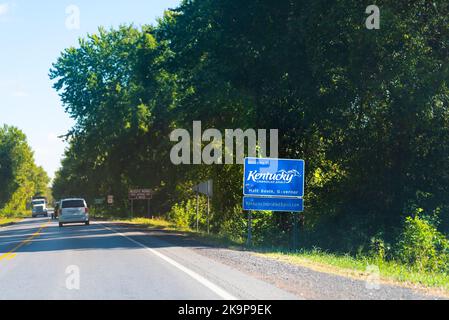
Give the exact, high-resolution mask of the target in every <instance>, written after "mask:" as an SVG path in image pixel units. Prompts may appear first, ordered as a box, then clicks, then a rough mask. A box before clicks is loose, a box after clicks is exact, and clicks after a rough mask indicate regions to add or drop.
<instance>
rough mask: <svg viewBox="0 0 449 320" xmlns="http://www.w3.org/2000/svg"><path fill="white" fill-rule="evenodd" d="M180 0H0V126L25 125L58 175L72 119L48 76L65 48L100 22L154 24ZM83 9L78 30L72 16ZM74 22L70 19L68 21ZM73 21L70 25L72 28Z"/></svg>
mask: <svg viewBox="0 0 449 320" xmlns="http://www.w3.org/2000/svg"><path fill="white" fill-rule="evenodd" d="M179 3H180V0H126V1H116V0H114V1H111V0H73V1H54V0H41V1H35V0H15V1H14V0H11V1H7V0H6V1H5V0H0V125H3V124H8V125H14V126H17V127H19V128H20V129H22V130H23V131H24V132H25V133H26V135H27V137H28V141H29V142H30V145H31V147H32V148H33V150H34V152H35V158H36V162H37V164H38V165H41V166H43V167H44V168H45V170H46V171H47V172H48V174H49V175H50V176H51V177H53V176H54V172H55V171H56V170H57V169H58V168H59V166H60V161H61V158H62V155H63V153H64V149H65V147H66V145H65V144H64V142H62V141H61V140H60V139H58V138H57V137H58V136H60V135H63V134H65V133H66V132H67V131H68V129H69V128H70V127H71V126H72V125H73V121H72V120H71V119H70V118H69V117H68V116H67V115H66V114H65V113H64V109H63V107H62V105H61V102H60V100H59V97H58V95H57V93H56V92H55V91H54V89H52V82H51V81H50V80H49V78H48V71H49V69H50V67H51V64H52V63H53V62H55V61H56V59H57V58H58V56H59V54H60V52H61V51H63V50H64V49H65V48H67V47H70V46H76V45H77V42H78V38H79V37H82V36H84V35H86V33H93V32H95V31H96V30H97V28H98V27H99V26H105V27H111V26H118V25H120V24H123V23H133V24H135V25H136V26H139V25H142V24H148V23H154V22H155V19H156V18H157V17H160V16H162V14H163V12H164V10H166V9H168V8H174V7H177V6H178V4H179ZM72 5H74V6H76V8H78V9H79V22H80V24H79V29H76V28H72V27H70V26H73V23H72V22H73V21H76V19H75V20H72V19H70V18H71V17H72V13H74V11H69V12H68V13H66V10H67V8H71V6H72ZM67 22H69V24H67ZM67 26H69V27H67Z"/></svg>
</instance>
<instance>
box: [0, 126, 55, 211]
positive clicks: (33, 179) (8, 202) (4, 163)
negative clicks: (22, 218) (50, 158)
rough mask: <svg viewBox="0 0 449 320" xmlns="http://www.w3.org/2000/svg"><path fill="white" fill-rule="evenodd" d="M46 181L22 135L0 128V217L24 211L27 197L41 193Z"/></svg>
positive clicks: (16, 130)
mask: <svg viewBox="0 0 449 320" xmlns="http://www.w3.org/2000/svg"><path fill="white" fill-rule="evenodd" d="M49 182H50V180H49V178H48V176H47V174H46V172H45V171H44V169H43V168H42V167H38V166H36V164H35V162H34V157H33V152H32V151H31V148H30V147H29V145H28V143H27V140H26V137H25V134H24V133H23V132H22V131H20V130H19V129H17V128H15V127H9V126H6V125H5V126H3V127H0V215H7V216H13V215H16V214H19V213H23V212H25V211H26V209H27V204H29V202H30V199H31V197H33V196H34V195H36V194H45V193H46V192H47V188H48V183H49Z"/></svg>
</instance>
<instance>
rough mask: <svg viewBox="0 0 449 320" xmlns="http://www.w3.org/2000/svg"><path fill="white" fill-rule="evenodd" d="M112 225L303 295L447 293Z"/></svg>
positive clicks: (362, 297)
mask: <svg viewBox="0 0 449 320" xmlns="http://www.w3.org/2000/svg"><path fill="white" fill-rule="evenodd" d="M116 225H120V226H124V227H127V228H133V229H136V230H139V231H141V232H144V233H147V234H148V235H151V236H152V237H157V238H160V239H161V240H164V241H167V242H170V243H172V244H174V245H177V246H182V247H187V248H189V249H191V250H193V251H194V252H196V253H198V254H200V255H203V256H206V257H208V258H210V259H213V260H216V261H218V262H221V263H223V264H225V265H227V266H230V267H232V268H235V269H237V270H239V271H242V272H244V273H246V274H248V275H250V276H252V277H255V278H257V279H260V280H262V281H265V282H267V283H270V284H273V285H275V286H276V287H278V288H280V289H282V290H286V291H288V292H290V293H292V294H295V295H297V296H300V297H302V298H304V299H354V300H371V299H377V300H390V299H397V300H403V299H404V300H405V299H412V300H428V299H431V300H434V299H445V298H447V295H445V294H444V293H443V292H441V291H440V290H436V289H435V290H433V289H425V290H424V289H423V288H419V287H418V286H413V285H409V284H406V283H405V284H403V283H396V282H393V281H385V280H383V279H378V280H376V281H377V282H376V283H375V285H374V286H373V285H372V284H370V282H369V281H370V278H369V275H367V274H360V273H357V272H353V273H350V272H347V271H344V270H337V268H335V269H329V268H328V269H326V268H323V266H319V265H316V266H314V265H313V264H309V265H300V264H297V263H292V262H291V261H286V260H282V259H275V258H272V257H268V256H265V255H263V254H261V253H258V252H252V251H246V250H243V249H239V248H228V247H226V246H220V245H216V244H211V243H209V241H207V240H206V241H202V240H201V238H200V237H198V236H195V235H193V234H190V233H185V232H179V231H167V230H159V229H153V228H148V227H145V226H142V225H133V224H130V223H123V222H121V223H116ZM337 271H338V272H337Z"/></svg>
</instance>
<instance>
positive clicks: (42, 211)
mask: <svg viewBox="0 0 449 320" xmlns="http://www.w3.org/2000/svg"><path fill="white" fill-rule="evenodd" d="M31 214H32V216H33V218H37V217H38V216H44V217H47V216H48V211H47V198H45V197H33V199H32V200H31Z"/></svg>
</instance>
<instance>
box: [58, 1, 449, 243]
mask: <svg viewBox="0 0 449 320" xmlns="http://www.w3.org/2000/svg"><path fill="white" fill-rule="evenodd" d="M377 2H378V3H377V5H378V6H379V7H380V8H381V17H382V18H381V19H382V20H381V21H382V24H381V29H380V30H368V29H366V27H365V19H366V17H367V16H366V13H365V10H366V5H365V4H363V2H360V1H356V0H344V1H338V2H335V3H332V4H331V3H329V1H324V0H317V1H303V0H297V1H291V0H279V1H268V0H248V1H244V2H242V1H237V0H202V1H194V0H190V1H187V0H186V1H183V3H182V4H181V5H180V6H179V7H178V8H175V9H172V10H169V11H167V12H166V13H165V14H164V16H163V17H162V18H161V19H160V20H159V21H158V23H157V25H155V26H144V27H142V28H136V27H134V26H132V25H130V26H121V27H120V28H117V29H111V30H105V29H103V28H100V29H99V31H98V32H97V33H95V34H91V35H88V36H87V37H86V38H83V39H80V43H79V46H78V47H77V48H69V49H67V50H65V51H64V52H63V53H62V54H61V56H60V58H59V59H58V61H57V62H56V63H55V64H54V65H53V67H52V69H51V72H50V76H51V78H52V79H53V80H55V89H56V90H57V91H58V92H59V94H60V96H61V99H62V101H63V103H64V106H65V109H66V112H68V113H69V114H70V116H71V117H72V118H73V119H75V121H76V125H75V127H74V128H73V129H72V130H70V132H68V134H67V139H68V140H69V141H70V148H69V149H68V150H67V152H66V157H65V159H64V160H63V166H62V169H61V170H60V171H59V172H58V174H57V177H56V179H55V183H54V194H55V196H56V197H63V196H67V195H69V194H70V195H78V196H84V197H86V198H88V199H90V201H92V200H93V199H94V198H96V197H101V196H105V195H106V194H113V195H115V197H116V198H117V199H118V201H119V202H118V204H117V207H116V209H117V212H126V210H127V209H128V201H127V192H128V189H129V188H131V187H150V188H154V189H155V190H157V192H158V193H157V196H156V198H155V207H154V208H155V209H156V210H157V211H158V212H159V214H161V215H169V216H170V214H169V213H170V212H172V211H171V208H172V207H174V206H175V205H177V204H178V206H177V208H178V209H179V203H187V202H188V200H189V199H190V198H191V197H192V194H191V192H190V187H191V186H192V185H194V184H196V183H198V182H200V181H202V180H204V179H209V178H212V179H214V181H215V184H216V186H215V189H216V190H217V192H216V196H215V197H214V199H213V212H214V215H213V219H212V223H213V229H214V231H216V232H224V233H227V232H231V233H234V234H236V235H239V234H242V233H243V232H244V224H243V219H244V216H243V215H242V213H241V196H242V195H241V193H242V191H241V176H242V168H241V166H238V165H219V166H206V165H198V166H178V167H177V166H174V165H172V164H171V163H170V161H169V153H170V148H171V147H172V144H171V143H170V141H169V138H168V137H169V134H170V132H171V131H172V130H173V129H175V128H191V126H192V122H193V121H195V120H201V121H202V123H203V127H204V128H217V129H220V130H224V129H227V128H231V129H233V128H241V129H248V128H255V129H279V130H280V141H279V146H280V150H279V151H280V155H281V156H282V157H286V158H302V159H304V160H306V162H307V168H308V171H307V177H306V181H307V186H306V193H307V194H306V202H307V212H306V220H305V221H306V225H305V229H304V232H303V233H302V236H303V241H304V243H305V244H309V245H317V246H321V247H326V248H337V249H342V250H350V251H356V250H358V248H359V247H360V246H363V245H365V244H366V243H369V241H370V238H371V237H373V236H375V235H379V234H381V235H382V237H385V239H387V240H388V239H391V238H393V237H395V236H396V234H397V229H398V228H399V227H400V226H401V222H402V221H403V220H404V218H405V217H406V216H409V215H410V214H411V212H412V211H413V210H414V209H416V208H422V209H424V210H425V211H426V212H435V213H436V214H438V217H439V219H440V220H441V221H442V222H443V223H442V228H446V229H445V230H446V232H448V230H449V197H448V195H449V194H448V191H449V190H448V186H449V175H448V172H449V161H448V159H449V134H448V133H449V132H448V131H449V122H448V121H449V113H448V111H449V109H448V102H449V91H448V83H447V81H448V79H449V69H448V68H449V64H448V57H449V51H448V44H449V41H448V40H449V37H448V29H447V25H448V23H449V21H448V19H449V3H447V2H445V1H424V0H420V1H414V2H413V3H411V2H409V1H377ZM178 211H179V210H177V212H178ZM289 228H290V221H289V217H288V216H286V215H283V214H262V215H261V217H260V219H259V220H258V222H257V224H256V234H258V235H259V239H261V240H260V241H265V239H269V240H267V241H271V242H272V243H271V244H273V242H275V241H278V240H279V241H282V239H283V238H282V237H284V236H285V235H286V234H288V232H289V231H290V229H289ZM267 235H270V236H267Z"/></svg>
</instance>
